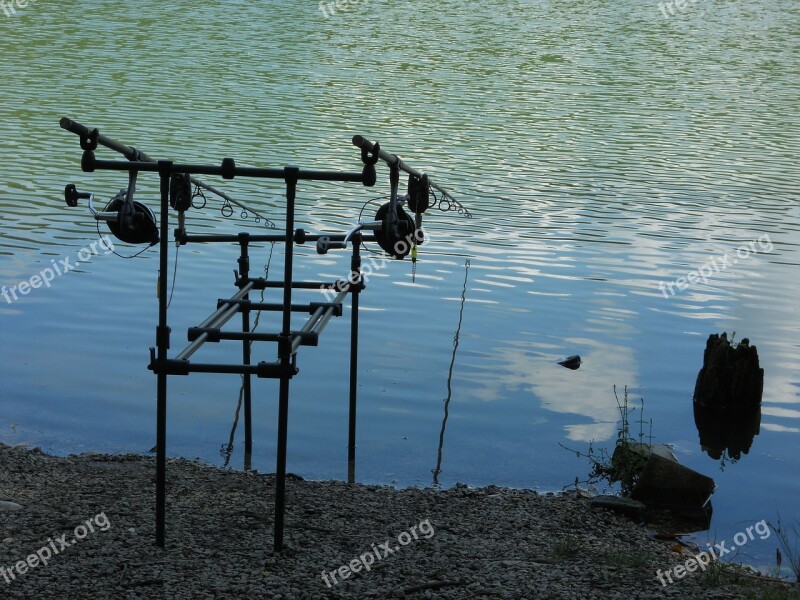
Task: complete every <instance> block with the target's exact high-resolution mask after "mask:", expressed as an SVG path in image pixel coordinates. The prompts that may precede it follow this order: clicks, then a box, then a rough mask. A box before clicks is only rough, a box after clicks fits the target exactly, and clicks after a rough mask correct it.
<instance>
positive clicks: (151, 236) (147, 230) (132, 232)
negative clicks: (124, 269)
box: [103, 190, 158, 246]
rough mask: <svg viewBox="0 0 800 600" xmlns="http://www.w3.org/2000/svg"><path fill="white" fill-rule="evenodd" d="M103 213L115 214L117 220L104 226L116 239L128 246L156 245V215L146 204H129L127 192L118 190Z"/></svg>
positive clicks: (110, 221)
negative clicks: (106, 226)
mask: <svg viewBox="0 0 800 600" xmlns="http://www.w3.org/2000/svg"><path fill="white" fill-rule="evenodd" d="M103 212H106V213H112V214H114V213H116V217H117V218H116V219H115V220H108V221H106V224H107V225H108V228H109V229H110V230H111V233H113V234H114V236H115V237H116V238H117V239H119V240H122V241H123V242H126V243H128V244H150V245H151V246H152V245H153V244H157V243H158V225H157V224H156V215H155V214H154V213H153V211H152V210H150V208H149V207H148V206H147V205H146V204H142V203H141V202H137V201H135V200H134V201H133V202H129V201H128V192H127V190H120V191H119V192H118V193H117V195H116V196H114V197H113V198H112V199H111V200H110V201H109V203H108V204H107V205H106V208H105V210H104V211H103Z"/></svg>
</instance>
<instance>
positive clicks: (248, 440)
mask: <svg viewBox="0 0 800 600" xmlns="http://www.w3.org/2000/svg"><path fill="white" fill-rule="evenodd" d="M239 246H240V247H241V254H240V256H239V276H240V281H246V280H247V278H248V277H250V256H249V255H248V246H249V234H247V233H240V234H239ZM242 299H243V300H245V301H246V300H249V299H250V297H249V294H245V295H244V297H243V298H242ZM242 331H243V332H244V333H250V309H249V308H248V304H247V302H245V303H243V304H242ZM242 363H243V364H245V365H249V364H250V341H249V340H247V339H243V340H242ZM251 381H252V379H251V376H250V373H244V374H243V375H242V389H243V393H244V468H245V470H249V469H250V466H251V459H252V455H253V425H252V420H251V416H252V413H251V411H250V408H251V403H250V398H251V396H250V393H251V387H250V386H251Z"/></svg>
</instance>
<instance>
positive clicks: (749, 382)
mask: <svg viewBox="0 0 800 600" xmlns="http://www.w3.org/2000/svg"><path fill="white" fill-rule="evenodd" d="M763 389H764V369H762V368H761V367H760V366H759V362H758V350H757V349H756V347H755V346H751V345H750V340H748V339H747V338H744V339H743V340H742V341H741V342H740V343H739V344H738V345H736V346H735V347H734V346H733V345H732V344H731V343H730V341H728V336H727V333H723V334H722V335H717V334H712V335H710V336H708V341H707V342H706V350H705V353H704V354H703V368H702V369H700V372H699V373H698V374H697V383H696V384H695V388H694V422H695V425H696V426H697V431H698V433H699V435H700V447H701V448H702V449H703V451H704V452H706V453H707V454H708V455H709V456H710V457H711V458H714V459H717V460H719V459H721V460H722V461H723V464H724V462H725V461H726V460H729V461H731V462H736V461H738V460H739V459H740V457H741V455H742V454H747V453H748V452H749V451H750V447H751V446H752V444H753V438H754V437H755V436H756V435H758V433H759V430H760V425H761V395H762V392H763Z"/></svg>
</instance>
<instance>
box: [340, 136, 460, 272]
mask: <svg viewBox="0 0 800 600" xmlns="http://www.w3.org/2000/svg"><path fill="white" fill-rule="evenodd" d="M352 141H353V145H354V146H356V147H357V148H360V149H361V160H362V161H363V162H364V164H365V165H373V166H374V165H375V163H377V162H378V160H379V159H380V160H383V161H384V162H385V163H386V164H387V165H388V166H389V183H390V194H389V201H388V202H386V203H385V204H383V205H381V207H380V208H379V209H378V211H377V212H376V213H375V221H374V222H373V223H370V224H365V225H364V227H365V228H369V229H372V230H373V231H374V232H375V241H377V242H378V245H379V246H380V247H381V248H382V249H383V250H384V251H385V252H386V253H387V254H389V255H390V256H391V257H392V258H397V259H403V258H405V257H406V256H407V255H408V254H409V253H410V254H411V264H412V267H411V276H412V281H413V279H415V277H416V266H417V246H419V245H421V244H422V243H424V241H425V233H424V231H423V229H422V215H423V213H424V212H425V211H426V210H428V209H429V208H432V207H438V208H439V210H442V211H444V212H448V211H457V212H458V214H460V215H464V216H465V217H467V218H471V217H472V213H470V212H469V210H467V208H466V207H465V206H464V205H463V204H461V203H460V202H459V201H458V200H456V199H455V198H454V197H453V195H452V194H450V192H448V191H447V190H446V189H444V188H443V187H442V186H440V185H437V184H436V183H434V182H433V181H432V180H431V179H430V177H428V175H427V174H426V173H422V172H420V171H417V170H416V169H414V168H413V167H411V166H410V165H409V164H408V163H406V162H404V161H403V159H401V158H400V157H399V156H397V155H396V154H392V153H391V152H387V151H386V150H384V149H383V148H381V146H380V143H379V142H374V143H373V142H370V141H369V140H368V139H366V138H365V137H364V136H361V135H356V136H353V140H352ZM401 171H402V172H404V173H406V174H408V186H407V191H406V193H405V194H404V195H403V196H400V194H399V191H398V189H399V185H400V172H401ZM434 190H435V191H434ZM436 192H439V194H441V197H437V196H436ZM406 203H407V205H408V208H409V209H410V210H411V212H413V213H415V217H414V218H413V219H412V218H411V217H410V216H409V215H408V213H406V212H405V210H404V209H403V205H404V204H406ZM377 225H380V226H377Z"/></svg>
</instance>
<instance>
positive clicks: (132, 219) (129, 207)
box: [64, 171, 159, 246]
mask: <svg viewBox="0 0 800 600" xmlns="http://www.w3.org/2000/svg"><path fill="white" fill-rule="evenodd" d="M136 175H137V173H136V172H135V171H132V172H131V173H130V175H129V178H128V188H127V189H126V190H120V191H119V192H118V193H117V194H116V195H115V196H114V197H113V198H111V200H110V201H109V202H108V204H106V206H105V208H104V209H103V210H102V211H98V210H97V209H96V208H95V207H94V194H91V193H87V192H79V191H78V190H77V188H76V187H75V185H74V184H72V183H70V184H69V185H67V186H66V187H65V188H64V200H65V201H66V203H67V206H70V207H75V206H78V200H80V199H86V200H88V201H89V212H91V213H92V216H94V218H95V220H96V221H105V223H106V225H108V229H109V230H110V231H111V233H112V234H113V235H114V237H116V238H117V239H118V240H121V241H123V242H126V243H128V244H149V245H151V246H152V245H154V244H157V243H158V239H159V236H158V225H157V222H156V215H155V214H154V213H153V211H152V210H150V208H149V207H148V206H147V205H146V204H143V203H141V202H137V201H135V200H134V199H133V194H134V192H135V189H136Z"/></svg>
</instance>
